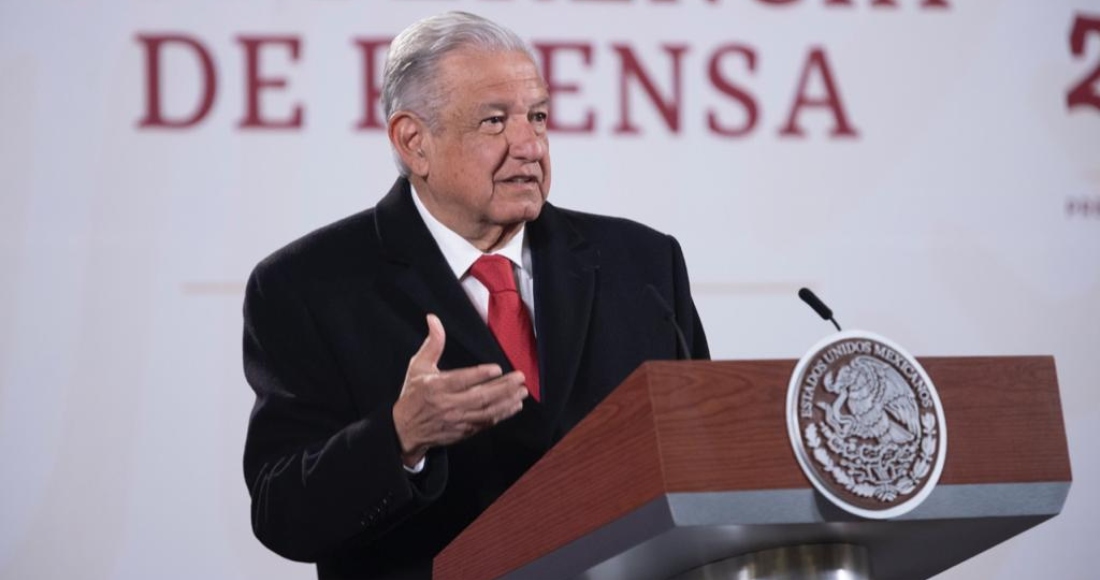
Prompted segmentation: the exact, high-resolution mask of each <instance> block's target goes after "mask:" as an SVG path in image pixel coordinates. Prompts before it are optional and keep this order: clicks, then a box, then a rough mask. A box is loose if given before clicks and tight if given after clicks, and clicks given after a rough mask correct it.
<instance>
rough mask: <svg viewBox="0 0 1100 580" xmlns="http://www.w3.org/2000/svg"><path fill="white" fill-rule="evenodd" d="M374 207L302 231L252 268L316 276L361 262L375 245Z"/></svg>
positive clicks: (258, 270)
mask: <svg viewBox="0 0 1100 580" xmlns="http://www.w3.org/2000/svg"><path fill="white" fill-rule="evenodd" d="M375 211H376V210H375V208H373V207H372V208H370V209H366V210H363V211H360V212H358V213H355V214H352V215H350V216H347V217H345V218H342V219H339V220H337V221H335V222H332V223H330V224H328V225H325V226H322V227H320V228H317V229H315V230H313V231H311V232H309V233H307V234H305V235H304V236H302V237H300V238H298V239H296V240H294V241H292V242H290V243H289V244H287V245H285V246H283V247H281V248H279V249H278V250H275V251H274V252H272V253H271V254H270V255H268V256H267V257H266V258H264V259H263V260H261V261H260V263H259V264H258V265H257V266H256V271H257V272H261V271H279V272H281V273H283V274H291V273H292V274H294V275H295V276H300V275H314V276H316V275H323V274H324V273H325V272H326V271H332V270H340V269H343V268H344V267H346V266H347V265H348V263H349V262H351V261H356V260H357V261H360V262H362V261H363V260H364V258H365V257H366V256H369V255H370V249H371V248H372V247H377V245H378V244H377V236H375V235H374V234H373V232H374V230H375V228H374V214H375Z"/></svg>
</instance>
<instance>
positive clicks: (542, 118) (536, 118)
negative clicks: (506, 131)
mask: <svg viewBox="0 0 1100 580" xmlns="http://www.w3.org/2000/svg"><path fill="white" fill-rule="evenodd" d="M548 117H549V115H547V114H546V113H544V112H542V111H539V112H537V113H531V121H533V122H535V123H545V122H546V119H547V118H548Z"/></svg>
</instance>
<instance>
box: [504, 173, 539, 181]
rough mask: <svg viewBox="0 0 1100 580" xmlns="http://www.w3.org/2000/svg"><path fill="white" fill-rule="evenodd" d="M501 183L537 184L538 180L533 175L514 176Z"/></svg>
mask: <svg viewBox="0 0 1100 580" xmlns="http://www.w3.org/2000/svg"><path fill="white" fill-rule="evenodd" d="M503 181H504V183H538V179H537V178H536V177H534V176H533V175H516V176H514V177H509V178H508V179H505V180H503Z"/></svg>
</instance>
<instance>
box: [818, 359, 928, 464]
mask: <svg viewBox="0 0 1100 580" xmlns="http://www.w3.org/2000/svg"><path fill="white" fill-rule="evenodd" d="M825 389H826V390H827V391H829V392H830V393H833V394H835V395H837V398H836V399H835V400H834V401H833V404H832V405H826V404H825V403H823V402H819V403H818V404H817V406H818V407H820V408H821V409H822V410H823V411H824V412H825V419H826V421H827V422H828V423H829V425H831V426H832V427H833V428H834V429H836V430H837V431H838V433H839V434H840V435H841V436H843V437H847V436H849V435H855V436H857V437H862V438H867V439H876V440H878V442H879V443H880V444H886V443H898V444H904V443H909V442H910V441H912V440H914V439H915V438H917V437H918V436H919V435H920V411H919V410H918V408H917V399H916V397H915V396H914V395H913V391H912V390H910V389H909V388H908V385H907V384H906V382H905V379H904V378H902V376H901V374H900V373H898V371H897V370H895V369H894V368H893V367H891V366H890V365H888V364H886V363H884V362H882V361H880V360H878V359H875V358H873V357H870V356H866V355H857V356H855V357H853V359H852V361H851V362H849V363H848V364H847V365H845V366H844V367H843V368H841V369H840V371H838V372H837V373H836V378H835V379H834V378H833V376H832V373H830V374H827V375H825Z"/></svg>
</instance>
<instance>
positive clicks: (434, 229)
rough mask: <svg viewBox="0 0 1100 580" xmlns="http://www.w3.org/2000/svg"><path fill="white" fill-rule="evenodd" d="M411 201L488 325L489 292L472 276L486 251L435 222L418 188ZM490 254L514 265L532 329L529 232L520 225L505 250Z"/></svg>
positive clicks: (533, 294)
mask: <svg viewBox="0 0 1100 580" xmlns="http://www.w3.org/2000/svg"><path fill="white" fill-rule="evenodd" d="M412 198H413V203H414V204H415V205H416V210H417V211H418V212H420V218H421V219H423V220H424V224H425V225H427V226H428V232H430V233H431V234H432V238H434V239H435V243H436V245H438V246H439V249H440V251H442V252H443V258H444V259H445V260H447V265H449V266H450V267H451V271H452V272H454V274H455V278H457V279H458V281H459V282H460V283H461V284H462V289H463V290H465V291H466V295H467V296H469V297H470V302H472V303H473V305H474V308H476V309H477V313H478V314H480V315H481V319H482V320H484V321H486V322H488V320H489V289H488V288H486V287H485V285H484V284H482V283H481V282H480V281H479V280H478V279H477V278H474V277H473V276H471V275H469V271H470V266H473V265H474V262H476V261H477V259H478V258H480V257H481V256H482V254H483V252H482V251H481V250H479V249H477V248H476V247H474V245H473V244H471V243H470V242H469V241H467V240H466V238H463V237H462V236H460V235H458V234H457V233H455V232H453V231H451V230H450V229H449V228H448V227H447V226H445V225H443V223H442V222H440V221H439V220H437V219H435V216H433V215H432V214H431V213H430V212H428V208H426V207H424V202H422V201H420V196H419V195H418V194H417V193H416V189H415V188H414V189H413V191H412ZM491 253H492V254H497V255H501V256H504V257H505V258H508V261H509V262H511V263H512V274H513V275H515V278H516V289H517V290H518V291H519V297H520V299H521V300H523V305H524V306H526V307H527V313H528V314H530V315H531V326H532V327H533V326H534V325H535V282H534V278H533V277H532V276H531V273H532V268H531V249H530V248H529V247H528V246H527V229H526V228H525V227H522V226H521V227H520V230H519V232H517V233H516V235H514V236H512V239H511V240H508V243H507V244H505V245H504V247H502V248H500V249H498V250H496V251H494V252H491Z"/></svg>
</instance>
